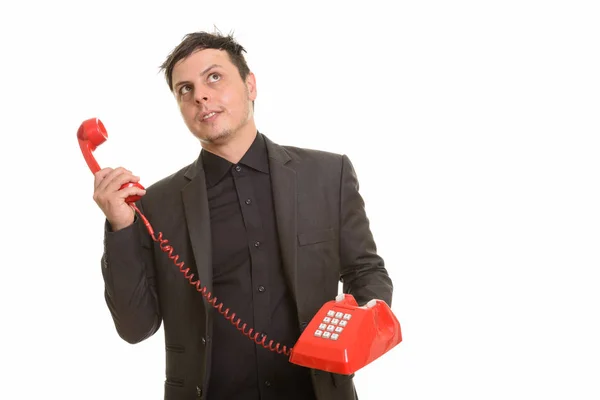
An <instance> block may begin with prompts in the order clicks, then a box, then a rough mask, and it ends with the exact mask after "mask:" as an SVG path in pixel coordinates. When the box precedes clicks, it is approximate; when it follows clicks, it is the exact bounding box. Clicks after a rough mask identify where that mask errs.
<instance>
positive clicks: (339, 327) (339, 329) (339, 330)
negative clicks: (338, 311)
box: [335, 326, 344, 333]
mask: <svg viewBox="0 0 600 400" xmlns="http://www.w3.org/2000/svg"><path fill="white" fill-rule="evenodd" d="M343 330H344V328H342V327H341V326H338V327H337V328H335V331H336V332H337V333H340V332H341V331H343Z"/></svg>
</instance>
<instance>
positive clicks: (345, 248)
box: [340, 155, 393, 307]
mask: <svg viewBox="0 0 600 400" xmlns="http://www.w3.org/2000/svg"><path fill="white" fill-rule="evenodd" d="M340 190H341V196H340V201H341V205H340V257H341V271H340V275H341V276H340V279H341V281H342V283H343V291H344V293H348V294H351V295H352V296H354V298H355V299H356V301H357V302H358V304H359V305H364V304H365V303H367V302H368V301H369V300H371V299H379V300H383V301H385V302H386V303H387V304H388V306H390V307H391V306H392V293H393V285H392V281H391V279H390V277H389V275H388V272H387V270H386V268H385V264H384V261H383V259H382V258H381V257H380V256H379V255H378V254H377V247H376V245H375V241H374V239H373V234H372V232H371V230H370V226H369V219H368V218H367V215H366V211H365V203H364V200H363V198H362V196H361V195H360V193H359V183H358V179H357V176H356V172H355V170H354V167H353V166H352V163H351V162H350V159H349V158H348V157H347V156H346V155H343V156H342V174H341V189H340Z"/></svg>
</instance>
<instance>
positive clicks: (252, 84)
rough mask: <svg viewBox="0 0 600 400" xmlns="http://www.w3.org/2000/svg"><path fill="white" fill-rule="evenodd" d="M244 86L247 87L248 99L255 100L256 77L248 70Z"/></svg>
mask: <svg viewBox="0 0 600 400" xmlns="http://www.w3.org/2000/svg"><path fill="white" fill-rule="evenodd" d="M246 88H247V89H248V96H249V97H250V100H251V101H254V100H256V94H257V93H256V77H255V76H254V74H253V73H252V72H249V73H248V75H247V76H246Z"/></svg>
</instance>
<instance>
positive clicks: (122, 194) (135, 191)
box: [118, 186, 146, 199]
mask: <svg viewBox="0 0 600 400" xmlns="http://www.w3.org/2000/svg"><path fill="white" fill-rule="evenodd" d="M145 194H146V191H145V190H143V189H140V188H139V187H137V186H132V187H126V188H123V189H121V190H119V191H118V197H119V198H120V199H126V198H127V197H129V196H143V195H145Z"/></svg>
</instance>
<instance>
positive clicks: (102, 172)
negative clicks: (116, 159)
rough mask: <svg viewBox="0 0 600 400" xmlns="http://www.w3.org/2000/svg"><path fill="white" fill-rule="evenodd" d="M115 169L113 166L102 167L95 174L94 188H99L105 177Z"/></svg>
mask: <svg viewBox="0 0 600 400" xmlns="http://www.w3.org/2000/svg"><path fill="white" fill-rule="evenodd" d="M112 171H113V168H102V169H101V170H100V171H98V172H96V173H95V174H94V188H97V187H98V185H99V184H100V182H102V180H103V179H105V178H106V177H107V176H108V174H110V173H111V172H112Z"/></svg>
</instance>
